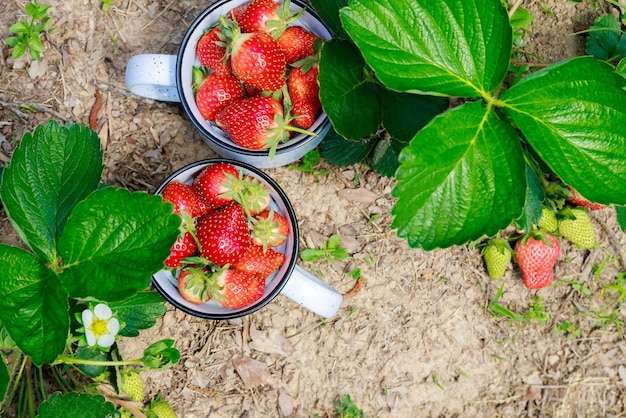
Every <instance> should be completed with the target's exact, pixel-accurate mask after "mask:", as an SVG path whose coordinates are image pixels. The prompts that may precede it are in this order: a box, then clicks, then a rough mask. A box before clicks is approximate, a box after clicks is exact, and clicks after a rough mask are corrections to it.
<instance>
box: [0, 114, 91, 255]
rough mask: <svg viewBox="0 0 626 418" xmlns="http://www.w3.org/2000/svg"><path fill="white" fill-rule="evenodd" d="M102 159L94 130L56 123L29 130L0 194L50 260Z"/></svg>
mask: <svg viewBox="0 0 626 418" xmlns="http://www.w3.org/2000/svg"><path fill="white" fill-rule="evenodd" d="M102 161H103V156H102V149H101V147H100V139H99V138H98V135H97V134H96V133H95V132H94V131H92V130H90V129H89V128H88V127H86V126H82V125H71V126H69V127H66V126H62V125H60V124H59V123H58V122H56V121H50V122H48V123H46V124H45V125H39V126H38V127H37V128H36V129H35V131H34V132H33V133H32V134H31V133H30V132H27V133H25V134H24V136H23V137H22V140H21V141H20V145H19V146H18V147H17V148H16V149H15V151H14V153H13V156H12V157H11V162H10V164H9V165H8V166H7V167H6V168H5V169H4V174H3V176H2V183H1V185H0V197H1V198H2V203H3V205H4V208H5V210H6V212H7V214H8V216H9V219H10V220H11V223H12V225H13V226H14V228H15V229H16V231H17V233H18V234H19V236H20V238H21V239H22V240H23V241H24V242H25V243H26V244H27V245H28V246H29V247H30V248H31V249H32V250H33V251H34V252H35V253H36V254H37V255H39V256H40V257H41V258H43V259H45V260H46V261H48V262H52V261H53V260H55V259H56V256H57V254H56V245H55V241H56V239H57V238H58V237H59V235H60V234H61V232H62V231H63V228H64V225H65V222H66V220H67V217H68V216H69V214H70V211H71V210H72V208H73V206H74V205H75V204H76V203H77V202H79V201H80V200H82V199H84V198H85V197H86V196H87V195H88V194H89V193H91V192H92V191H94V190H95V189H96V187H97V186H98V182H99V181H100V177H101V175H102V169H103V162H102Z"/></svg>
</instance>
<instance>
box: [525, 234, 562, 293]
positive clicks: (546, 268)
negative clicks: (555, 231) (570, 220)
mask: <svg viewBox="0 0 626 418" xmlns="http://www.w3.org/2000/svg"><path fill="white" fill-rule="evenodd" d="M560 251H561V246H560V244H559V241H558V239H557V238H556V237H555V236H554V235H550V234H536V235H534V236H533V235H530V236H526V237H524V238H522V239H519V240H518V241H517V242H516V243H515V261H516V262H517V264H518V265H519V268H520V270H521V271H522V277H523V278H524V285H526V287H527V288H529V289H541V288H543V287H546V286H548V285H550V284H551V283H552V279H553V276H554V265H555V264H556V262H557V260H558V258H559V252H560Z"/></svg>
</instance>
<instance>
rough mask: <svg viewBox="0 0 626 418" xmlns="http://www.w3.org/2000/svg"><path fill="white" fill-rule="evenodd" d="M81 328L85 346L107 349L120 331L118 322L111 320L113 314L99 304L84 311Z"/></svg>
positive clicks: (105, 306)
mask: <svg viewBox="0 0 626 418" xmlns="http://www.w3.org/2000/svg"><path fill="white" fill-rule="evenodd" d="M82 319H83V326H84V327H85V337H86V338H87V345H89V347H93V346H94V345H96V344H98V345H99V346H100V347H103V348H109V347H111V346H112V345H113V343H114V342H115V336H116V335H117V333H118V332H119V330H120V322H119V321H118V320H117V318H113V312H112V311H111V308H109V307H108V306H107V305H105V304H104V303H99V304H97V305H96V306H94V307H93V309H85V310H84V311H83V314H82Z"/></svg>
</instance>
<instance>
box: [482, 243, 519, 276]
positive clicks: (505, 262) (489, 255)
mask: <svg viewBox="0 0 626 418" xmlns="http://www.w3.org/2000/svg"><path fill="white" fill-rule="evenodd" d="M512 254H513V252H512V250H511V247H510V246H509V243H508V242H507V241H505V240H503V239H501V238H494V239H492V240H491V241H489V244H487V246H486V247H485V249H484V250H483V259H484V260H485V265H486V266H487V273H489V277H491V278H492V279H500V278H501V277H502V276H504V272H505V271H506V269H507V267H508V266H509V262H510V261H511V256H512Z"/></svg>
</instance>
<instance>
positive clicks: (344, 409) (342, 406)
mask: <svg viewBox="0 0 626 418" xmlns="http://www.w3.org/2000/svg"><path fill="white" fill-rule="evenodd" d="M337 413H339V417H340V418H363V417H364V415H363V410H362V409H360V408H359V407H357V406H356V405H355V404H354V401H353V400H352V399H350V395H346V396H344V397H343V398H341V399H339V402H337Z"/></svg>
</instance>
